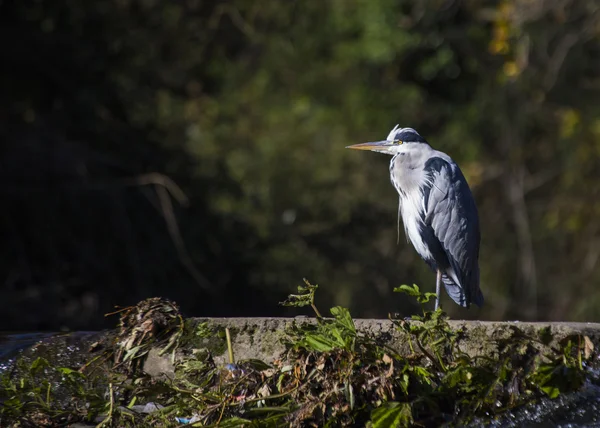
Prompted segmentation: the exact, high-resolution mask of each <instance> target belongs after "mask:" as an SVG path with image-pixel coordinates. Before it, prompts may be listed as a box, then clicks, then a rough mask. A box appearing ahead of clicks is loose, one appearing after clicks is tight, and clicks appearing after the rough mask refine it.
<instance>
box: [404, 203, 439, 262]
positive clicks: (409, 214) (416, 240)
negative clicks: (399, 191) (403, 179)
mask: <svg viewBox="0 0 600 428" xmlns="http://www.w3.org/2000/svg"><path fill="white" fill-rule="evenodd" d="M420 203H421V201H420V199H418V200H417V198H410V197H405V198H402V210H401V213H402V222H403V223H404V229H405V230H406V235H407V237H408V239H409V240H410V242H411V243H412V244H413V246H414V247H415V250H416V251H417V253H419V255H420V256H421V257H423V258H424V259H426V260H427V259H431V258H432V254H431V251H430V250H429V246H428V245H427V243H426V242H425V241H424V240H423V236H422V235H421V223H422V221H421V218H422V213H421V211H422V210H421V206H420Z"/></svg>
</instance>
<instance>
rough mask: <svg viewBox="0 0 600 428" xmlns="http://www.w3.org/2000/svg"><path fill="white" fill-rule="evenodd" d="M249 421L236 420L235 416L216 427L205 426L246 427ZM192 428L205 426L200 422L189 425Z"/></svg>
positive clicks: (220, 427)
mask: <svg viewBox="0 0 600 428" xmlns="http://www.w3.org/2000/svg"><path fill="white" fill-rule="evenodd" d="M250 422H251V421H250V419H244V418H238V417H237V416H235V417H233V418H229V419H225V420H222V421H221V422H220V423H218V424H216V425H207V427H219V428H235V427H243V426H247V425H248V424H249V423H250ZM190 426H192V427H200V426H205V425H203V424H202V423H201V422H197V423H194V424H192V425H190Z"/></svg>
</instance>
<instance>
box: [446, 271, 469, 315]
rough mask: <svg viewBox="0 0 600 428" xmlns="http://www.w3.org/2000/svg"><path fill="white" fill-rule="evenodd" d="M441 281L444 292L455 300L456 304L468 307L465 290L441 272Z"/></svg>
mask: <svg viewBox="0 0 600 428" xmlns="http://www.w3.org/2000/svg"><path fill="white" fill-rule="evenodd" d="M442 282H443V283H444V288H445V289H446V293H448V296H450V298H451V299H452V300H454V301H455V302H456V304H457V305H460V306H463V307H465V308H466V307H468V306H469V303H468V301H467V294H466V293H465V290H464V289H463V288H462V287H461V286H460V285H458V284H457V283H456V282H454V280H453V279H452V278H450V277H449V276H448V275H446V274H445V273H443V274H442Z"/></svg>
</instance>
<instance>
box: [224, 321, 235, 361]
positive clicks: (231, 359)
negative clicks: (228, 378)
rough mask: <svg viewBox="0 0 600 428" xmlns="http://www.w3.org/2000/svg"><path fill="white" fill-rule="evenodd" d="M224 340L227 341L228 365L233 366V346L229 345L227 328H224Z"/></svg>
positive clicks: (229, 339) (229, 338)
mask: <svg viewBox="0 0 600 428" xmlns="http://www.w3.org/2000/svg"><path fill="white" fill-rule="evenodd" d="M225 338H226V339H227V352H228V354H229V364H235V360H234V359H233V346H232V345H231V335H230V334H229V327H225Z"/></svg>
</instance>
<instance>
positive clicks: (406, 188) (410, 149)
mask: <svg viewBox="0 0 600 428" xmlns="http://www.w3.org/2000/svg"><path fill="white" fill-rule="evenodd" d="M347 148H349V149H358V150H371V151H374V152H380V153H385V154H388V155H392V156H393V157H392V160H391V161H390V178H391V181H392V184H393V185H394V187H395V188H396V190H397V191H398V194H399V195H400V203H399V207H398V215H399V216H402V222H403V224H404V231H405V233H406V237H407V239H408V240H409V241H410V242H411V243H412V244H413V246H414V247H415V250H416V251H417V253H419V255H420V256H421V258H423V260H424V261H425V262H426V263H427V264H428V265H429V267H430V268H431V269H432V270H433V271H434V272H436V286H435V290H436V294H437V300H436V303H435V309H436V310H437V309H438V308H439V304H440V303H439V302H440V292H441V284H442V283H443V284H444V287H445V289H446V292H447V293H448V295H449V296H450V297H451V298H452V300H454V301H455V302H456V303H457V304H458V305H460V306H464V307H467V308H468V307H469V305H470V304H471V303H475V304H476V305H477V306H481V305H483V295H482V293H481V289H480V288H479V241H480V232H479V217H478V214H477V207H476V206H475V201H474V199H473V195H472V194H471V190H470V189H469V185H468V184H467V181H466V180H465V177H464V176H463V174H462V172H461V170H460V168H459V167H458V165H457V164H456V163H455V162H454V161H453V160H452V159H451V158H450V156H448V155H447V154H445V153H443V152H440V151H438V150H434V149H433V148H432V147H431V146H430V145H429V144H428V143H427V141H426V140H425V139H424V138H423V137H421V135H420V134H419V133H418V132H417V131H415V130H414V129H412V128H399V127H398V125H396V126H395V127H394V129H392V131H391V132H390V133H389V135H388V137H387V139H385V140H383V141H376V142H371V143H362V144H354V145H352V146H348V147H347ZM398 220H400V219H398ZM398 227H399V226H398Z"/></svg>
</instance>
